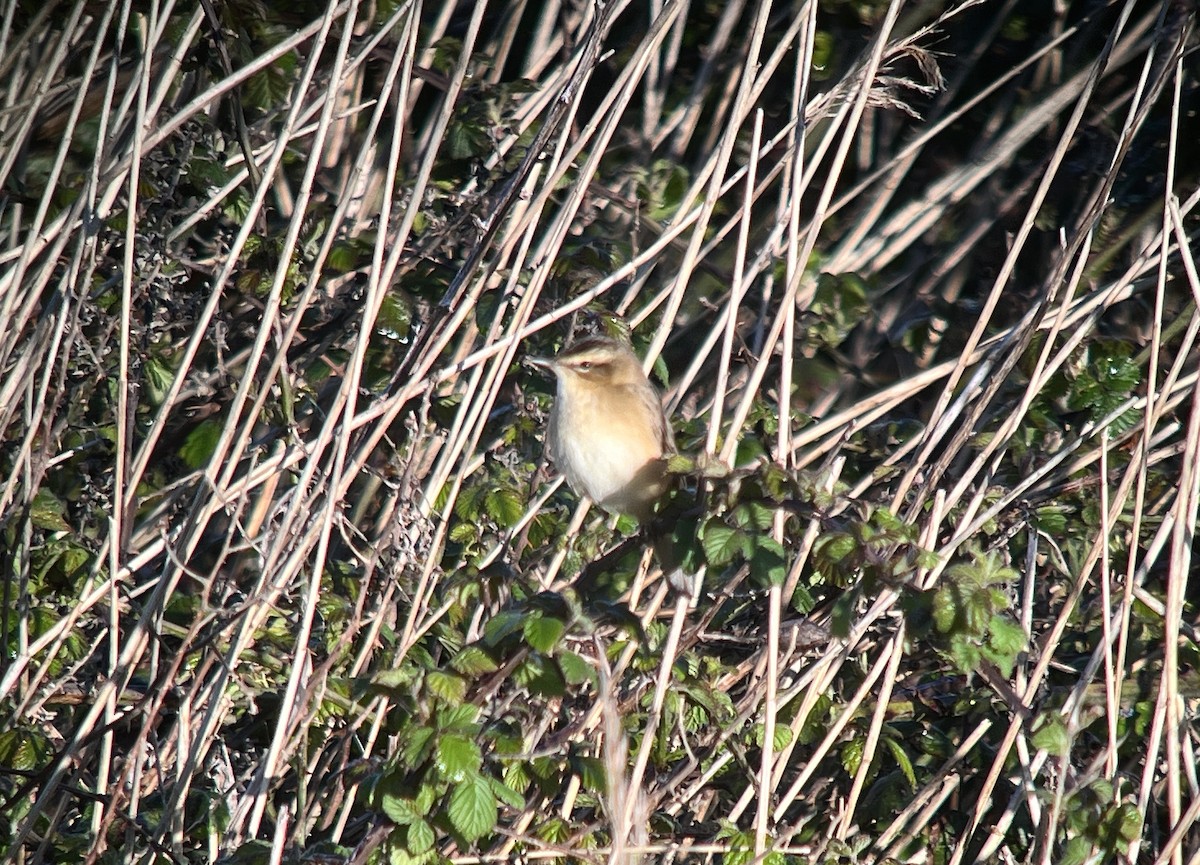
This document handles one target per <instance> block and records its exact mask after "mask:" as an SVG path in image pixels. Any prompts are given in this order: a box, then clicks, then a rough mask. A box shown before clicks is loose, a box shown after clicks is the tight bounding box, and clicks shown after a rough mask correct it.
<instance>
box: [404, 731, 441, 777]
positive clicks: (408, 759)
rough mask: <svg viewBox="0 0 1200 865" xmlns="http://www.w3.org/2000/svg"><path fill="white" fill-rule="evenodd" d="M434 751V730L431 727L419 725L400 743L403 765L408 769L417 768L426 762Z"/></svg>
mask: <svg viewBox="0 0 1200 865" xmlns="http://www.w3.org/2000/svg"><path fill="white" fill-rule="evenodd" d="M432 753H433V730H432V729H430V728H429V727H417V728H415V729H413V730H409V731H408V735H407V736H405V737H403V739H402V744H401V745H400V761H401V765H402V766H403V767H404V768H406V769H415V768H416V767H417V766H419V765H421V764H422V763H424V762H425V761H426V760H427V759H428V758H429V756H430V755H431V754H432Z"/></svg>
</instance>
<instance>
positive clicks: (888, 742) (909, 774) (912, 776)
mask: <svg viewBox="0 0 1200 865" xmlns="http://www.w3.org/2000/svg"><path fill="white" fill-rule="evenodd" d="M883 744H884V745H885V746H887V749H888V750H889V751H890V752H891V754H892V759H893V760H895V761H896V765H897V766H899V767H900V771H901V772H903V773H904V777H905V778H906V779H907V780H908V786H910V787H912V788H913V790H916V789H917V774H916V772H914V771H913V764H912V759H911V758H910V757H909V756H908V752H907V751H905V750H904V746H903V745H901V744H900V743H899V742H897V741H896V740H895V739H891V738H885V739H884V740H883Z"/></svg>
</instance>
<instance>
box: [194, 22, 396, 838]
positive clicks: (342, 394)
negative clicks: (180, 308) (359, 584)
mask: <svg viewBox="0 0 1200 865" xmlns="http://www.w3.org/2000/svg"><path fill="white" fill-rule="evenodd" d="M329 12H330V10H329V9H327V10H326V29H323V30H322V31H321V33H320V34H319V35H318V36H317V38H316V43H317V45H323V44H324V42H325V39H326V38H327V35H328V33H329V30H330V29H331V28H332V26H333V18H332V17H331V16H330V15H329ZM357 14H358V6H357V4H356V3H351V4H350V7H349V9H347V11H346V13H345V16H344V20H343V21H342V28H341V29H342V32H341V38H340V39H339V41H338V45H337V50H336V52H335V53H334V59H333V68H332V70H331V73H330V79H331V80H332V81H333V82H341V81H342V75H343V68H344V65H345V61H346V56H347V54H348V52H349V48H350V39H351V37H352V36H353V33H354V22H355V20H356V18H357ZM320 53H321V52H319V51H318V52H314V55H313V58H312V59H311V61H310V66H309V67H308V68H306V69H305V71H304V73H302V74H301V77H300V83H299V85H298V92H299V93H305V92H307V90H308V86H309V83H310V81H311V80H312V77H313V75H314V74H315V72H316V59H317V57H318V56H319V54H320ZM300 101H301V100H299V99H297V104H298V103H299V102H300ZM335 108H336V102H335V100H333V99H332V98H329V99H326V100H325V104H324V106H323V109H322V112H321V121H320V123H319V125H318V128H317V131H316V133H315V135H314V136H313V143H312V149H313V151H314V152H316V153H320V152H321V151H322V150H323V147H324V142H325V140H326V138H327V136H328V135H329V130H330V127H331V126H332V123H333V114H334V109H335ZM285 125H291V119H289V121H285ZM284 141H286V138H285V139H284ZM281 147H282V143H281ZM319 168H320V160H318V159H311V160H309V161H308V163H307V166H306V168H305V172H304V176H303V178H302V180H301V183H300V188H299V189H298V190H297V194H296V200H295V206H294V210H293V212H292V217H291V219H290V220H289V222H288V230H287V233H286V234H285V236H284V241H283V245H282V249H281V251H280V253H279V256H280V263H279V265H278V267H277V268H276V272H275V277H274V280H273V282H272V285H271V291H270V293H269V294H268V296H267V298H266V300H265V301H264V303H263V306H264V310H265V316H264V319H265V320H264V322H263V325H262V329H261V330H260V333H259V337H258V339H257V340H256V342H255V345H254V350H253V351H252V353H251V356H250V358H249V359H248V360H247V362H246V374H245V376H244V377H243V379H242V383H241V385H240V386H239V387H238V388H237V391H236V392H235V394H234V399H233V401H232V403H231V404H230V406H229V408H228V412H229V417H230V418H231V419H236V418H238V417H240V414H241V411H242V406H243V405H244V404H245V401H246V399H247V397H248V396H249V392H250V390H251V388H252V387H253V386H254V379H253V374H254V371H255V370H257V368H258V366H259V363H260V360H261V358H262V356H263V353H264V352H265V351H266V344H267V339H268V335H269V331H270V330H271V328H272V326H273V322H274V317H275V315H276V314H277V313H281V312H282V310H281V302H282V301H281V299H282V295H283V286H284V283H285V282H286V279H287V271H288V265H289V264H290V262H291V258H292V252H293V250H294V249H295V246H296V243H297V242H298V240H299V236H300V229H301V226H302V224H303V218H304V214H305V212H306V210H307V206H308V202H309V199H310V197H311V195H312V187H313V183H314V181H315V179H316V175H317V170H318V169H319ZM273 174H274V172H272V174H266V173H264V184H263V185H264V186H265V185H266V178H269V177H271V176H272V175H273ZM375 294H378V290H377V289H376V291H375ZM373 300H374V301H375V303H376V304H378V303H379V302H381V301H379V300H377V299H376V298H369V300H368V308H375V309H377V308H378V306H377V305H374V304H372V303H371V301H373ZM364 324H366V325H370V321H368V322H364ZM370 333H371V328H370V327H369V326H368V327H366V328H364V330H363V331H362V332H360V334H359V340H358V343H357V345H356V347H355V352H354V353H353V354H352V356H351V361H350V364H349V369H348V370H347V374H346V376H345V377H344V379H343V383H342V386H341V387H340V388H339V389H338V392H337V393H336V394H335V396H334V400H333V405H332V406H331V407H330V409H329V412H328V416H327V420H326V422H325V423H324V424H323V426H322V429H321V433H320V434H319V440H318V445H317V452H316V453H314V454H313V456H312V457H311V458H310V459H309V461H308V465H307V466H306V467H305V469H304V471H303V472H302V473H301V476H300V479H299V482H298V484H297V489H299V490H306V489H310V488H311V487H310V485H311V484H312V483H313V481H314V479H315V477H316V473H317V468H318V467H317V462H318V454H319V453H320V452H321V451H322V450H324V448H323V447H322V443H321V442H322V440H324V439H325V438H326V436H327V435H328V436H332V434H333V429H334V427H335V425H336V424H337V423H338V421H339V419H340V418H341V416H342V414H343V412H345V413H346V414H347V415H348V416H353V412H354V407H355V404H356V394H357V387H358V379H359V377H360V376H361V371H362V363H363V361H362V358H363V355H364V354H365V346H364V343H365V342H366V340H367V338H368V336H367V335H368V334H370ZM262 390H263V391H266V388H263V389H262ZM236 426H237V424H236V422H235V423H228V424H226V425H225V426H224V427H223V428H222V431H221V438H220V439H219V440H218V443H217V445H216V447H215V448H214V459H221V458H224V457H223V456H222V457H217V455H218V454H224V453H225V452H226V451H227V450H230V451H231V453H230V454H229V458H228V463H227V465H226V469H225V471H224V472H223V473H222V474H221V475H220V476H218V479H217V481H216V483H217V488H218V489H224V488H225V487H226V486H227V485H228V483H229V481H230V480H231V478H232V477H233V475H234V473H235V471H236V466H235V465H234V463H236V462H238V461H239V460H240V452H241V448H239V447H237V446H234V447H232V448H231V447H230V445H231V444H232V442H231V441H230V440H229V438H228V437H229V436H230V435H231V434H232V431H233V429H234V428H235V427H236ZM243 436H244V437H243V438H240V439H239V442H244V441H246V440H247V439H248V438H249V436H245V435H244V433H243ZM345 442H346V437H345V436H342V437H340V438H338V439H337V440H336V442H335V445H334V465H333V468H332V473H333V475H334V476H337V474H338V472H339V470H340V468H341V466H342V462H343V461H344V458H345V448H346V444H345ZM301 498H302V496H296V497H295V498H294V499H293V502H294V505H295V506H294V507H293V508H289V509H288V510H289V512H288V513H285V515H284V517H283V520H282V523H281V529H280V532H279V534H278V535H277V537H278V538H279V539H280V540H282V539H283V538H284V537H285V536H286V535H287V533H288V532H289V530H290V528H291V526H292V524H293V523H292V519H293V518H294V517H293V515H294V514H296V513H297V512H298V511H299V507H298V506H299V505H300V501H301ZM336 507H337V501H336V500H332V499H330V498H325V500H324V502H323V503H322V506H321V507H319V508H317V509H316V511H315V512H309V513H308V514H306V516H315V518H316V519H315V522H317V524H318V525H319V527H320V531H319V533H318V535H317V541H316V549H315V551H314V553H315V554H314V556H313V560H312V562H311V573H310V575H309V579H308V581H307V584H304V583H302V584H301V585H302V586H304V585H306V588H304V589H302V596H301V599H300V615H299V627H298V628H297V633H296V647H297V648H296V652H297V657H296V659H295V663H293V664H292V667H291V671H290V674H289V676H288V680H287V685H286V686H285V688H284V692H283V695H282V697H281V700H280V707H279V718H278V721H277V723H276V724H275V728H274V732H273V733H272V736H271V742H270V744H269V745H268V747H267V753H266V754H265V755H264V757H263V759H262V761H261V762H260V764H259V767H258V771H256V772H255V774H254V776H253V778H252V779H251V781H250V783H249V785H248V786H247V791H246V797H245V799H243V800H242V801H243V803H246V802H252V803H253V808H252V810H251V812H250V814H249V825H248V826H247V827H246V828H245V830H244V831H245V833H246V835H248V836H249V837H251V838H254V837H257V835H258V829H259V824H260V823H261V821H262V817H263V813H264V811H265V810H266V805H267V797H266V791H267V784H268V781H267V779H269V778H271V777H273V776H274V775H275V767H276V766H277V765H278V763H279V762H280V754H281V752H282V751H283V750H284V740H285V739H287V738H288V737H289V735H290V733H291V731H292V729H293V727H294V726H295V725H296V724H298V723H299V717H300V713H301V711H302V709H303V706H302V705H301V704H300V702H299V695H300V690H301V683H302V682H306V681H307V680H308V677H309V675H310V673H311V667H312V660H311V656H310V655H309V651H308V644H309V635H310V634H311V632H312V626H313V620H314V618H315V616H316V606H317V599H318V596H319V595H320V591H321V577H322V574H323V572H324V563H325V556H326V552H327V550H328V545H329V536H330V533H331V531H332V528H333V512H334V509H335V508H336ZM282 549H283V545H282V544H276V545H273V548H272V549H269V552H268V554H267V556H266V559H265V561H264V563H263V567H264V569H270V568H271V567H273V565H274V561H275V560H276V556H277V553H276V551H277V550H278V551H280V552H281V551H282ZM242 817H243V814H242V813H240V812H236V811H235V812H234V813H233V814H232V815H231V821H230V822H231V826H233V827H236V828H235V829H234V831H233V833H232V834H233V836H234V837H235V838H238V839H239V840H240V838H241V837H243V836H242V835H241V832H242V826H241V820H240V818H242ZM273 855H274V851H273ZM278 855H282V850H279V853H278Z"/></svg>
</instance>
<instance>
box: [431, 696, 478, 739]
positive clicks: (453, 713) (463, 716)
mask: <svg viewBox="0 0 1200 865" xmlns="http://www.w3.org/2000/svg"><path fill="white" fill-rule="evenodd" d="M478 718H479V708H478V707H477V706H472V705H471V704H470V703H462V704H459V705H457V706H443V707H442V708H440V709H438V712H437V724H438V727H439V729H441V731H442V732H443V733H465V734H467V735H474V734H475V732H476V731H477V730H478V729H479V725H478V724H476V723H475V721H476V719H478Z"/></svg>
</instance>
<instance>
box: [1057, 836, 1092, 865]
mask: <svg viewBox="0 0 1200 865" xmlns="http://www.w3.org/2000/svg"><path fill="white" fill-rule="evenodd" d="M1091 855H1092V843H1091V842H1090V841H1089V840H1088V839H1087V838H1084V837H1082V836H1081V837H1078V838H1072V839H1070V840H1069V841H1067V843H1066V846H1065V847H1064V848H1063V852H1062V854H1061V855H1060V856H1059V859H1058V865H1083V863H1085V862H1087V861H1088V859H1090V858H1091Z"/></svg>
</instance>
